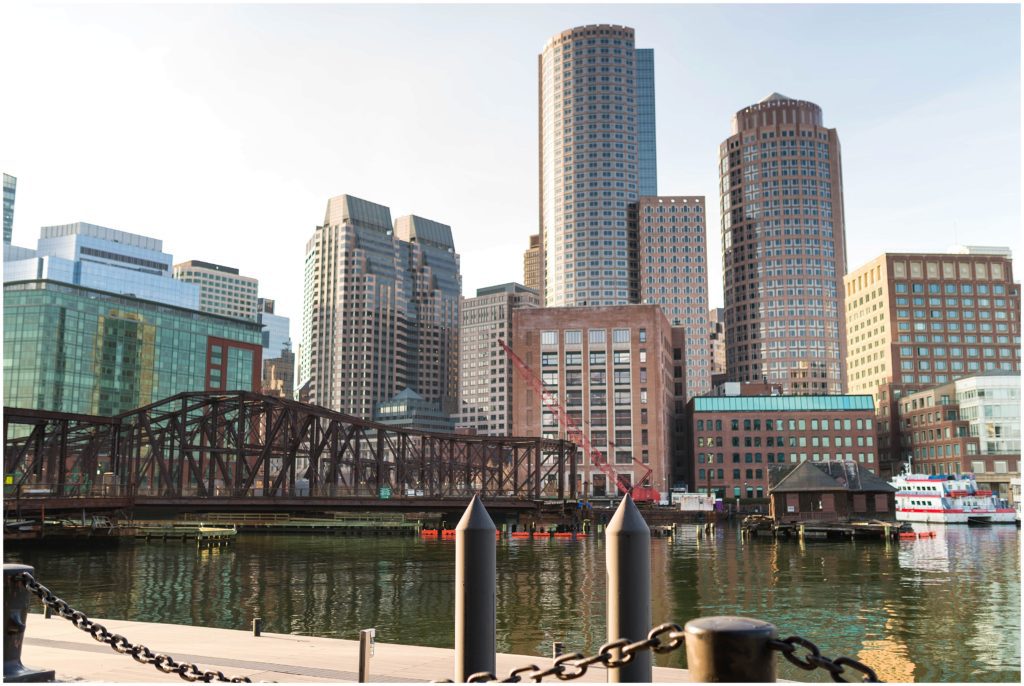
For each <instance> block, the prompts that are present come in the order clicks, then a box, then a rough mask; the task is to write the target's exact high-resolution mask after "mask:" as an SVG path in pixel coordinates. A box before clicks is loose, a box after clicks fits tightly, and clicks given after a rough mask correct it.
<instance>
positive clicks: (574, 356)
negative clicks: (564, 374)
mask: <svg viewBox="0 0 1024 686" xmlns="http://www.w3.org/2000/svg"><path fill="white" fill-rule="evenodd" d="M565 363H566V364H567V365H571V364H583V353H566V354H565Z"/></svg>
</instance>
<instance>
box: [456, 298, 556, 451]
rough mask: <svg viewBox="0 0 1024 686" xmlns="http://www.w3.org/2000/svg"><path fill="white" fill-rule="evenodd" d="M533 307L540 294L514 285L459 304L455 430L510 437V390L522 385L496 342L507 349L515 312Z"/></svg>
mask: <svg viewBox="0 0 1024 686" xmlns="http://www.w3.org/2000/svg"><path fill="white" fill-rule="evenodd" d="M534 307H540V294H539V293H537V292H536V291H534V290H532V289H530V288H526V287H525V286H522V285H520V284H518V283H506V284H502V285H500V286H490V287H488V288H479V289H477V291H476V297H475V298H463V299H462V306H461V308H460V309H461V311H460V322H459V365H460V370H459V398H460V403H461V404H460V407H459V419H458V425H457V428H458V429H467V430H468V429H471V430H472V431H473V432H474V433H477V434H482V435H487V436H508V435H511V429H512V387H513V386H514V385H516V384H518V383H522V379H520V378H517V376H516V373H515V371H514V370H513V368H512V361H511V360H509V359H508V356H507V355H506V354H505V352H504V350H503V349H502V347H501V345H499V343H498V341H499V340H501V341H505V342H506V343H508V344H510V345H511V341H512V338H511V335H512V314H513V312H515V311H516V310H519V309H525V308H534Z"/></svg>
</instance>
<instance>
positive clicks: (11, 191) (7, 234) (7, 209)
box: [4, 174, 18, 243]
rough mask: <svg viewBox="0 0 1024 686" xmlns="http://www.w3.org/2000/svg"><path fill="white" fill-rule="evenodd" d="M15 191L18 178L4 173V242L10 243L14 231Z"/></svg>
mask: <svg viewBox="0 0 1024 686" xmlns="http://www.w3.org/2000/svg"><path fill="white" fill-rule="evenodd" d="M17 191H18V179H16V178H15V177H13V176H11V175H10V174H4V243H10V242H11V235H12V234H13V233H14V196H15V194H16V193H17Z"/></svg>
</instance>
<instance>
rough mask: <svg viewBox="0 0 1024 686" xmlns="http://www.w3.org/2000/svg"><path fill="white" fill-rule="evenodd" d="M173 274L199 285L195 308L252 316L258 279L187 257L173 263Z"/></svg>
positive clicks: (228, 268) (243, 316)
mask: <svg viewBox="0 0 1024 686" xmlns="http://www.w3.org/2000/svg"><path fill="white" fill-rule="evenodd" d="M174 278H175V279H178V280H179V281H185V282H187V283H194V284H197V285H198V286H199V311H200V312H208V313H210V314H219V315H221V316H222V317H233V318H235V319H245V320H250V321H252V320H255V319H256V300H257V290H258V288H259V281H258V280H257V279H255V278H253V277H251V276H242V275H241V274H239V273H238V270H237V269H235V268H234V267H225V266H223V265H220V264H213V263H212V262H202V261H200V260H189V261H188V262H182V263H180V264H176V265H174Z"/></svg>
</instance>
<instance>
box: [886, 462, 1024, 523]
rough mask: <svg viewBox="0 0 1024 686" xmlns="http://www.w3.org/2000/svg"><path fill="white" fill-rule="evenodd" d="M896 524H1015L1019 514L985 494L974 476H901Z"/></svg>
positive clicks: (896, 479)
mask: <svg viewBox="0 0 1024 686" xmlns="http://www.w3.org/2000/svg"><path fill="white" fill-rule="evenodd" d="M889 483H890V484H891V485H892V486H893V487H894V488H895V489H896V521H898V522H927V523H930V524H975V525H982V526H984V525H987V524H1013V523H1014V521H1015V520H1016V512H1015V510H1014V509H1013V508H1010V507H1006V504H1005V503H1003V502H1002V501H1001V500H999V498H998V497H997V496H996V495H995V494H993V493H992V491H987V490H981V489H979V488H978V484H977V482H976V481H975V480H974V475H973V474H956V475H953V474H934V475H928V474H911V473H903V474H899V475H897V476H896V477H894V478H893V480H892V481H890V482H889Z"/></svg>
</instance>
